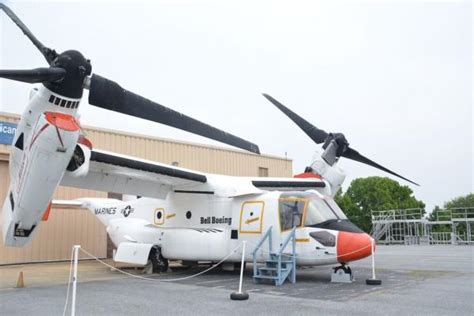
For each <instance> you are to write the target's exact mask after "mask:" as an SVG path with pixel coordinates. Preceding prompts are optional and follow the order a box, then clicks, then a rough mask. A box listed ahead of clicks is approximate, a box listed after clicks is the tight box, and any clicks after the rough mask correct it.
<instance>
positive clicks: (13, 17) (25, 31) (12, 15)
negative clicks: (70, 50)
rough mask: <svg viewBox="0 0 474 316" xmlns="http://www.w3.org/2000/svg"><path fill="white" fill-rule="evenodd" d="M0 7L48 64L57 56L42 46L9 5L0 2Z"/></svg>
mask: <svg viewBox="0 0 474 316" xmlns="http://www.w3.org/2000/svg"><path fill="white" fill-rule="evenodd" d="M0 9H2V10H3V11H5V13H6V15H8V17H9V18H10V19H11V20H12V21H13V23H15V24H16V25H17V26H18V27H19V28H20V29H21V30H22V32H23V34H25V35H26V36H27V37H28V38H29V39H30V41H31V42H32V43H33V45H35V46H36V48H38V50H39V51H40V52H41V54H42V55H43V56H44V58H46V61H47V62H48V64H49V65H51V62H52V61H53V60H54V58H56V56H57V54H56V52H55V51H54V50H52V49H51V48H48V47H46V46H44V45H43V44H42V43H41V42H40V41H39V40H38V39H37V38H36V36H34V35H33V33H32V32H31V31H30V30H29V29H28V27H27V26H26V25H25V24H24V23H23V22H22V21H21V20H20V18H19V17H18V16H17V15H16V14H15V13H14V12H13V11H12V10H11V9H10V8H9V7H7V6H6V5H5V4H3V3H0Z"/></svg>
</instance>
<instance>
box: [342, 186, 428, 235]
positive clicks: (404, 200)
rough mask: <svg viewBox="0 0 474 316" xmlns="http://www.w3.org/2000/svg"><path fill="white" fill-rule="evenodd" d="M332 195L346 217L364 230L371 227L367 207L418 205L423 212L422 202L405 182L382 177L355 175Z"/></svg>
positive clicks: (369, 210) (370, 208)
mask: <svg viewBox="0 0 474 316" xmlns="http://www.w3.org/2000/svg"><path fill="white" fill-rule="evenodd" d="M335 199H336V202H337V203H338V204H339V206H340V207H341V208H342V210H343V211H344V212H345V213H346V215H347V217H348V218H349V219H350V220H351V221H352V222H353V223H354V224H356V225H357V226H359V227H360V228H361V229H362V230H364V231H366V232H369V231H370V228H371V227H372V219H371V211H384V210H394V209H408V208H420V209H422V210H423V214H422V215H424V208H425V203H423V202H422V201H420V200H417V199H416V198H415V197H414V196H413V191H412V190H411V189H410V188H409V187H408V186H402V185H400V184H399V183H398V182H397V181H395V180H392V179H389V178H386V177H368V178H358V179H355V180H353V181H352V182H351V184H350V185H349V188H348V189H347V191H346V192H345V193H342V192H338V194H336V197H335Z"/></svg>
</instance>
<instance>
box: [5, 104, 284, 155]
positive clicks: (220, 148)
mask: <svg viewBox="0 0 474 316" xmlns="http://www.w3.org/2000/svg"><path fill="white" fill-rule="evenodd" d="M0 117H5V118H10V119H16V120H19V119H20V117H21V115H19V114H17V113H9V112H3V111H0ZM82 127H83V128H84V129H88V130H92V131H97V132H105V133H110V134H115V135H123V136H131V137H138V138H142V139H149V140H157V141H161V142H167V143H175V144H182V145H188V146H193V147H199V148H206V149H215V150H223V151H228V152H233V153H237V154H241V155H247V156H255V157H263V158H269V159H277V160H285V161H288V162H293V159H291V158H286V157H280V156H277V155H269V154H260V155H258V154H254V153H251V152H247V151H244V150H240V149H234V148H228V147H221V146H217V145H208V144H200V143H194V142H189V141H183V140H177V139H171V138H165V137H159V136H150V135H144V134H140V133H135V132H124V131H119V130H114V129H109V128H103V127H96V126H90V125H84V126H82Z"/></svg>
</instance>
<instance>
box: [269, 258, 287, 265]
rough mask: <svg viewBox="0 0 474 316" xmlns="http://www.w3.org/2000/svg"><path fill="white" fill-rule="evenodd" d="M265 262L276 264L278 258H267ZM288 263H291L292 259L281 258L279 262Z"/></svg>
mask: <svg viewBox="0 0 474 316" xmlns="http://www.w3.org/2000/svg"><path fill="white" fill-rule="evenodd" d="M265 262H266V263H267V264H274V263H277V264H278V259H268V260H266V261H265ZM290 263H293V261H292V260H281V264H290Z"/></svg>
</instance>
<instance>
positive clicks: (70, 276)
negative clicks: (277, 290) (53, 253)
mask: <svg viewBox="0 0 474 316" xmlns="http://www.w3.org/2000/svg"><path fill="white" fill-rule="evenodd" d="M247 242H248V243H249V244H251V245H254V246H255V245H256V243H252V242H249V241H247ZM242 245H243V243H240V244H239V245H238V246H237V247H235V248H234V249H232V251H231V252H230V253H229V254H228V255H227V256H225V257H224V258H222V259H221V260H220V261H219V262H217V263H216V264H214V265H212V266H211V267H209V268H207V269H205V270H203V271H200V272H198V273H196V274H193V275H188V276H185V277H182V278H174V279H156V278H147V277H143V276H140V275H135V274H132V273H129V272H127V271H124V270H122V269H119V268H116V267H114V266H112V265H110V264H108V263H107V262H105V261H103V260H101V259H99V258H98V257H96V256H94V255H93V254H91V253H90V252H88V251H87V250H85V249H83V248H82V247H81V248H79V250H80V251H82V252H83V253H84V254H86V255H87V256H89V257H90V258H92V259H94V260H96V261H98V262H100V263H101V264H103V265H105V266H107V267H109V268H110V269H112V270H114V271H118V272H120V273H122V274H125V275H128V276H130V277H133V278H136V279H141V280H146V281H158V282H176V281H183V280H188V279H191V278H194V277H197V276H200V275H203V274H205V273H207V272H209V271H211V270H213V269H215V268H216V267H218V266H219V265H221V264H222V263H223V262H224V261H226V260H227V259H228V258H229V257H230V256H232V255H233V254H234V253H235V252H236V251H237V250H238V249H239V248H240V247H242ZM369 247H372V244H371V245H368V246H364V247H361V248H359V249H357V250H354V251H351V252H348V253H345V254H334V255H336V256H337V257H342V256H348V255H351V254H354V253H357V252H360V251H362V250H365V249H366V248H369ZM258 251H261V252H262V253H266V254H270V251H268V250H266V249H265V248H263V245H261V248H260V249H259V250H258ZM252 252H253V251H252ZM73 253H74V249H72V250H71V261H70V265H69V280H68V285H67V291H66V302H65V304H64V309H63V316H64V315H66V311H67V305H68V301H69V291H70V287H71V278H72V272H73V271H72V263H73V259H74V258H73V257H74V256H73ZM296 258H309V259H315V257H314V256H303V255H297V256H296Z"/></svg>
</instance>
